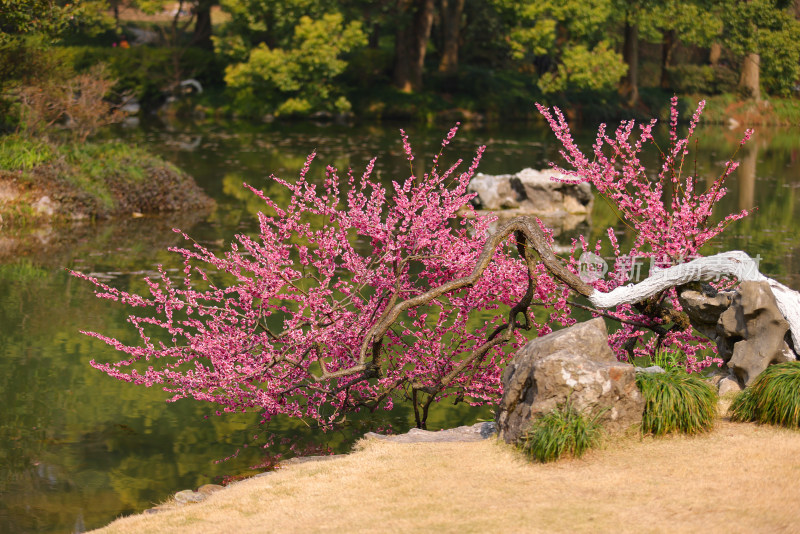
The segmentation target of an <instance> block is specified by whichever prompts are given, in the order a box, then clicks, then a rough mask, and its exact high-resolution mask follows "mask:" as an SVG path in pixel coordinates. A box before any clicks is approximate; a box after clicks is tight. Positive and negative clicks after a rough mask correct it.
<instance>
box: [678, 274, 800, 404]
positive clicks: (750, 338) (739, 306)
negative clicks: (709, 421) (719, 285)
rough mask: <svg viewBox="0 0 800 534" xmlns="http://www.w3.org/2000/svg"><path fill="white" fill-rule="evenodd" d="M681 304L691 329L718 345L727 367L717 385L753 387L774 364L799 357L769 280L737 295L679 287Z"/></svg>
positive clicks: (751, 284)
mask: <svg viewBox="0 0 800 534" xmlns="http://www.w3.org/2000/svg"><path fill="white" fill-rule="evenodd" d="M678 297H679V299H680V303H681V306H682V307H683V309H684V311H685V312H686V313H687V315H688V316H689V319H690V320H691V322H692V325H693V326H694V327H695V328H696V329H697V330H699V331H700V332H702V333H703V334H704V335H705V336H707V337H708V338H710V339H712V340H714V342H715V343H716V344H717V350H718V352H719V356H720V358H722V360H723V361H724V362H725V366H724V368H725V369H727V370H728V371H729V372H730V375H729V376H724V375H723V377H722V379H720V381H719V387H720V394H722V389H723V388H724V389H725V390H726V391H731V390H734V389H735V388H734V387H733V382H738V383H739V388H740V389H741V386H748V385H750V384H751V383H752V382H753V380H755V378H756V377H757V376H758V375H759V374H761V372H762V371H764V369H766V368H767V367H768V366H770V365H772V364H774V363H781V362H788V361H793V360H795V359H796V355H795V352H794V347H792V339H791V335H790V333H789V323H788V322H787V321H786V319H785V318H784V317H783V314H782V313H781V311H780V310H779V309H778V306H777V303H776V302H775V296H774V295H773V293H772V290H771V289H770V287H769V284H768V283H767V282H742V283H741V284H739V287H738V288H737V289H736V291H729V292H719V293H718V292H716V291H715V290H714V289H713V288H711V286H709V285H707V284H695V285H690V286H685V287H682V288H680V289H679V291H678Z"/></svg>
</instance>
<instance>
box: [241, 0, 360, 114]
mask: <svg viewBox="0 0 800 534" xmlns="http://www.w3.org/2000/svg"><path fill="white" fill-rule="evenodd" d="M343 22H344V19H343V17H342V15H340V14H338V13H331V14H328V15H323V16H322V18H320V19H318V20H312V19H310V18H309V17H301V19H300V22H299V24H298V25H297V27H296V28H295V33H294V38H293V39H292V43H291V45H290V47H287V48H270V47H268V46H267V45H266V44H264V43H262V44H260V45H258V46H257V47H256V48H254V49H253V50H252V51H251V52H250V57H249V58H248V60H247V62H245V63H238V64H236V65H231V66H229V67H228V68H227V69H226V73H225V81H226V83H227V84H228V87H229V88H230V90H231V92H232V94H233V95H234V98H235V106H236V108H237V109H240V110H243V111H244V112H245V113H247V114H259V113H264V112H267V113H274V114H275V115H292V114H307V113H309V112H311V111H315V110H326V111H346V110H347V109H349V102H347V100H346V99H345V98H344V96H343V95H342V94H341V89H340V88H338V87H337V86H336V85H335V84H334V78H336V77H337V76H338V75H339V74H341V73H342V72H343V71H344V70H345V68H346V67H347V62H346V61H345V60H344V59H342V56H343V55H344V54H346V53H347V52H349V51H351V50H353V49H354V48H357V47H359V46H363V45H365V44H366V37H365V35H364V32H363V31H362V30H361V23H360V22H351V23H349V24H347V25H343Z"/></svg>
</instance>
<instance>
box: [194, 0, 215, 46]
mask: <svg viewBox="0 0 800 534" xmlns="http://www.w3.org/2000/svg"><path fill="white" fill-rule="evenodd" d="M216 3H217V0H199V1H198V2H197V5H196V6H195V8H194V16H195V24H194V33H193V34H192V43H191V44H192V46H197V47H199V48H205V49H206V50H213V49H214V43H213V42H212V41H211V6H213V5H215V4H216Z"/></svg>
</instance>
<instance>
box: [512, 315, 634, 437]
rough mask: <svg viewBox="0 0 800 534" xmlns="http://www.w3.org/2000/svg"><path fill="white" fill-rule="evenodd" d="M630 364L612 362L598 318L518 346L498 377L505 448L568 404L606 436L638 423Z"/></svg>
mask: <svg viewBox="0 0 800 534" xmlns="http://www.w3.org/2000/svg"><path fill="white" fill-rule="evenodd" d="M635 376H636V373H635V371H634V367H633V365H630V364H627V363H623V362H618V361H617V359H616V358H615V357H614V354H613V353H612V352H611V349H610V347H609V346H608V331H607V330H606V325H605V322H604V321H603V319H602V318H600V317H598V318H596V319H592V320H591V321H587V322H585V323H579V324H576V325H574V326H572V327H569V328H565V329H563V330H559V331H557V332H553V333H551V334H548V335H546V336H543V337H540V338H537V339H534V340H532V341H530V342H528V343H527V344H526V345H525V346H524V347H522V348H521V349H520V350H519V351H518V352H517V353H516V354H515V355H514V357H513V358H512V360H511V362H510V363H509V364H508V366H507V367H506V369H505V371H504V373H503V398H502V399H501V401H500V406H499V408H498V411H497V426H498V433H499V435H500V437H501V438H503V439H504V440H505V441H506V442H508V443H514V442H516V441H517V440H519V439H520V438H522V437H523V436H524V434H525V432H526V431H527V430H528V428H529V427H530V425H531V423H532V422H533V420H534V419H536V418H537V417H540V416H542V415H544V414H545V413H547V412H550V411H552V410H553V409H555V408H556V407H557V406H558V405H559V404H563V403H565V402H566V401H567V400H569V401H570V402H571V403H572V405H573V406H574V407H575V408H576V409H578V410H580V411H581V412H583V413H585V414H587V415H589V416H591V417H594V416H598V417H599V421H600V422H601V423H603V426H604V428H606V429H607V430H609V431H621V430H625V429H627V428H628V427H630V426H631V425H635V424H638V423H641V420H642V412H643V411H644V399H643V398H642V395H641V393H640V392H639V389H638V388H637V387H636V378H635Z"/></svg>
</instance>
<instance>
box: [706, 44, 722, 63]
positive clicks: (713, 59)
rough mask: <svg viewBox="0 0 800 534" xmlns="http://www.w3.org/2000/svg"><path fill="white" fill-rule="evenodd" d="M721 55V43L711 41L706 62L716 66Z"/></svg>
mask: <svg viewBox="0 0 800 534" xmlns="http://www.w3.org/2000/svg"><path fill="white" fill-rule="evenodd" d="M721 57H722V45H721V44H719V43H711V48H710V49H709V51H708V64H709V65H711V66H712V67H716V66H717V64H718V63H719V60H720V58H721Z"/></svg>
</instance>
